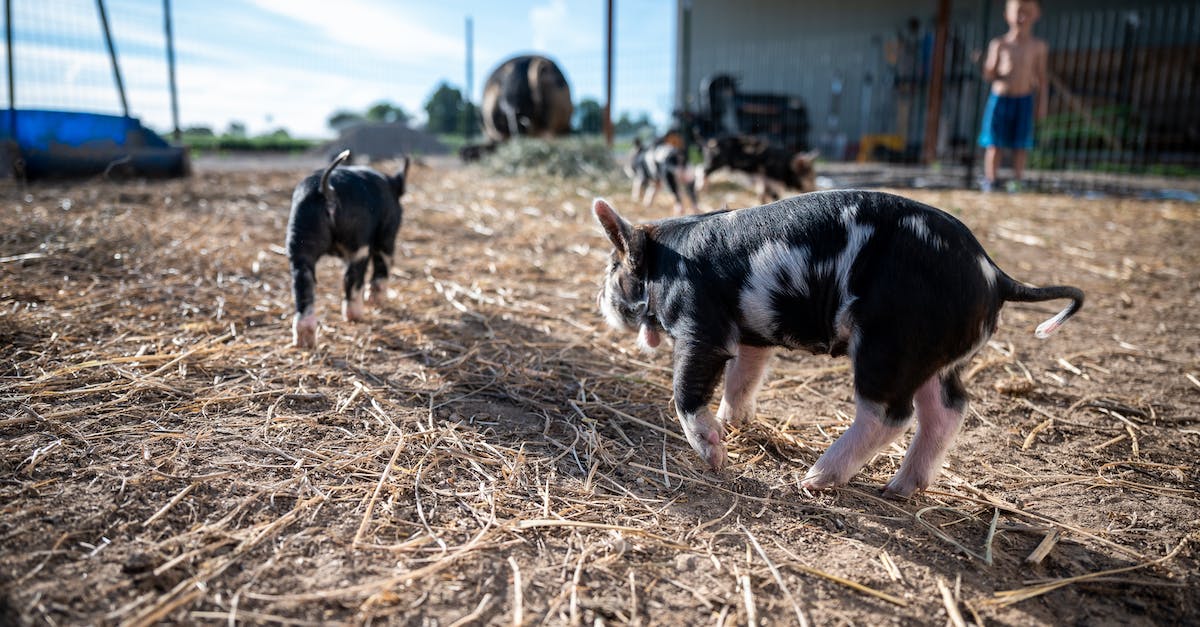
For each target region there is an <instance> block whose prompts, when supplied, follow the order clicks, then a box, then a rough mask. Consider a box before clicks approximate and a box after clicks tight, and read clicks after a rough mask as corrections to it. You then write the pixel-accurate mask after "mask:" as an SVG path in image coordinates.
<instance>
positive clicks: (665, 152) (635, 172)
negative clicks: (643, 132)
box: [625, 133, 696, 215]
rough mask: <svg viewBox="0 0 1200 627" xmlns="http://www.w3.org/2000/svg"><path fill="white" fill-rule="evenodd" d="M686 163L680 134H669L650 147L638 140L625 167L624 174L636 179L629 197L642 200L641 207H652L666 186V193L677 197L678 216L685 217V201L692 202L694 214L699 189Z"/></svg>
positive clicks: (635, 140) (652, 143)
mask: <svg viewBox="0 0 1200 627" xmlns="http://www.w3.org/2000/svg"><path fill="white" fill-rule="evenodd" d="M687 161H688V160H687V151H686V150H685V148H684V146H683V143H682V137H680V136H679V135H678V133H670V134H668V135H666V136H664V137H662V138H659V139H657V140H655V141H653V142H651V143H650V144H649V145H645V144H643V143H642V140H641V138H638V137H635V138H634V139H633V148H632V149H631V150H630V152H629V162H628V163H627V164H626V165H625V173H626V174H628V175H629V176H630V178H632V179H633V189H632V190H631V193H630V196H631V197H632V198H633V200H635V201H636V200H637V199H638V198H641V199H642V204H643V205H645V206H647V207H649V206H650V205H651V204H652V203H653V202H654V196H655V195H656V194H657V193H658V189H659V188H660V187H662V184H663V183H666V184H667V189H669V190H671V195H672V196H674V197H675V214H676V215H682V214H683V209H684V199H685V198H686V199H687V200H689V201H691V205H692V210H693V211H695V210H696V186H695V183H694V181H693V179H692V172H691V171H690V170H689V169H688V167H687Z"/></svg>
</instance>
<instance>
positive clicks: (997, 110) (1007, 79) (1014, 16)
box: [979, 0, 1049, 191]
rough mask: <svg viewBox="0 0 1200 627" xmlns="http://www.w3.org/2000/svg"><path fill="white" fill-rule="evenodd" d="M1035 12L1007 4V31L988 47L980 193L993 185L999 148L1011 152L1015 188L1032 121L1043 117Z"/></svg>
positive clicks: (1024, 1)
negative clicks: (989, 85) (988, 86)
mask: <svg viewBox="0 0 1200 627" xmlns="http://www.w3.org/2000/svg"><path fill="white" fill-rule="evenodd" d="M1041 13H1042V10H1041V4H1040V3H1039V2H1038V1H1037V0H1007V1H1006V2H1005V3H1004V20H1005V21H1006V22H1008V32H1007V33H1005V34H1004V35H1001V36H1000V37H997V38H995V39H993V40H992V41H991V43H989V44H988V51H987V59H986V60H985V61H984V62H983V78H984V79H985V80H988V81H991V83H992V93H991V96H990V97H989V98H988V103H987V108H986V109H985V110H984V113H983V128H982V130H981V131H980V133H979V145H980V146H982V147H983V148H984V149H985V150H984V155H983V173H984V181H983V185H982V187H983V189H984V191H991V190H992V188H993V187H994V186H995V185H996V168H997V166H998V165H999V163H998V161H999V158H1000V151H1001V150H1011V151H1012V166H1013V178H1014V181H1013V184H1012V188H1019V186H1020V181H1021V176H1022V174H1024V172H1025V161H1026V157H1027V151H1028V150H1029V149H1030V148H1032V147H1033V122H1034V119H1035V118H1036V119H1038V120H1041V119H1042V118H1043V117H1045V115H1046V105H1047V101H1048V97H1049V92H1048V90H1047V89H1046V57H1047V50H1048V48H1047V46H1046V42H1045V41H1042V40H1041V39H1038V38H1037V37H1034V36H1033V24H1034V22H1036V21H1037V20H1038V18H1039V17H1041Z"/></svg>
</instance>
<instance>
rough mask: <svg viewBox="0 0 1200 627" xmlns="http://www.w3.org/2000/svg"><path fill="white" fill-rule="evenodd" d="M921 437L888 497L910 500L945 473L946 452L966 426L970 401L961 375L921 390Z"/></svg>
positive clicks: (918, 399)
mask: <svg viewBox="0 0 1200 627" xmlns="http://www.w3.org/2000/svg"><path fill="white" fill-rule="evenodd" d="M915 400H916V406H917V433H916V435H914V436H913V439H912V443H911V444H909V447H908V452H907V453H905V455H904V463H903V464H901V465H900V470H899V471H898V472H897V473H896V476H895V477H893V478H892V480H891V481H890V482H888V484H887V487H886V488H885V491H886V492H887V493H888V494H894V495H896V496H902V497H907V496H911V495H912V494H913V493H914V492H920V491H921V490H924V489H925V488H927V487H929V485H930V484H931V483H933V481H934V479H936V478H937V476H938V473H939V472H941V469H942V461H943V460H945V458H946V451H948V450H949V449H950V445H951V444H953V443H954V438H955V436H956V435H958V430H959V427H961V426H962V416H963V410H964V409H965V408H966V403H967V397H966V391H965V390H964V389H963V386H962V382H961V381H960V380H959V378H958V374H957V373H952V374H949V375H947V376H946V377H944V378H943V377H939V376H934V377H933V378H931V379H929V381H926V382H925V384H924V385H922V386H921V388H920V389H919V390H917V394H916V399H915Z"/></svg>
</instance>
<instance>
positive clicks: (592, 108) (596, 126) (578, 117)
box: [575, 98, 604, 135]
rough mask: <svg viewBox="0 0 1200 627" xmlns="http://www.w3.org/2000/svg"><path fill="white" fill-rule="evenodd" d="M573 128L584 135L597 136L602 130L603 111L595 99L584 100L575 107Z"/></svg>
mask: <svg viewBox="0 0 1200 627" xmlns="http://www.w3.org/2000/svg"><path fill="white" fill-rule="evenodd" d="M575 128H577V129H579V132H580V133H582V134H584V135H597V134H599V133H600V132H601V131H603V130H604V109H603V107H601V106H600V103H599V102H596V99H595V98H584V99H583V100H580V101H579V104H578V105H576V106H575Z"/></svg>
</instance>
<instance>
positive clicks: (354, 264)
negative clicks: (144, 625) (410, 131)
mask: <svg viewBox="0 0 1200 627" xmlns="http://www.w3.org/2000/svg"><path fill="white" fill-rule="evenodd" d="M349 158H350V151H349V150H346V151H343V152H342V153H341V154H339V155H338V156H337V158H335V159H334V160H333V162H332V163H330V164H329V166H328V167H327V168H325V170H324V171H321V170H317V171H316V172H313V173H312V174H311V175H310V176H308V177H307V178H305V179H304V180H303V181H300V183H299V184H298V185H297V186H296V190H295V191H294V192H293V193H292V212H291V216H290V217H289V218H288V227H287V253H288V261H289V262H290V264H291V271H292V295H293V296H294V298H295V301H296V313H295V316H294V317H293V320H292V343H293V344H294V345H295V346H298V347H302V348H312V347H314V346H316V343H317V315H316V311H315V305H316V303H315V294H314V292H315V289H316V281H317V280H316V266H317V260H318V259H320V258H321V257H323V256H325V255H336V256H338V257H340V258H342V259H343V260H345V262H346V272H345V275H344V276H343V277H342V291H343V295H342V316H343V317H344V318H345V319H346V320H351V321H354V320H360V319H362V317H363V299H364V283H365V282H366V276H367V268H368V266H370V267H371V281H370V285H369V287H367V288H366V302H367V303H368V304H371V305H376V306H377V305H379V304H380V303H381V302H382V299H383V294H384V291H385V290H386V286H387V278H388V267H389V265H390V264H391V262H392V256H393V254H394V253H395V249H396V233H397V232H398V231H399V230H400V222H401V218H402V216H403V213H404V210H403V208H402V207H401V205H400V198H401V197H402V196H404V187H405V181H406V179H407V176H408V164H409V160H408V158H405V159H404V160H403V165H402V166H401V168H400V171H398V172H396V173H395V174H392V175H387V174H382V173H380V172H378V171H376V170H374V169H372V168H369V167H365V166H353V165H351V166H343V165H342V163H343V162H345V161H346V160H347V159H349Z"/></svg>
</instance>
